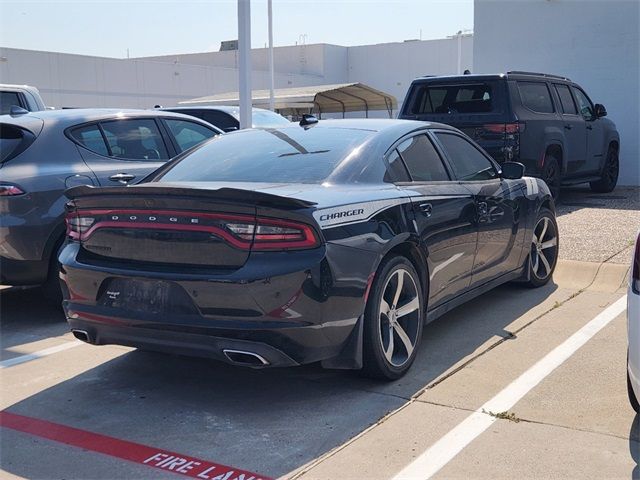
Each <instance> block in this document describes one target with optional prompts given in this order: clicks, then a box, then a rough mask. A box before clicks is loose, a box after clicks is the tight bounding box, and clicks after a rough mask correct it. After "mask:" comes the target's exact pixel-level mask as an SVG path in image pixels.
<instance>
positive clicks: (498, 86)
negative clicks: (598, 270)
mask: <svg viewBox="0 0 640 480" xmlns="http://www.w3.org/2000/svg"><path fill="white" fill-rule="evenodd" d="M606 115H607V111H606V110H605V108H604V106H603V105H601V104H594V103H593V102H592V101H591V99H589V96H588V95H587V94H586V93H585V91H584V90H583V89H582V88H581V87H580V86H579V85H578V84H576V83H574V82H572V81H571V80H569V79H568V78H565V77H559V76H556V75H548V74H542V73H531V72H508V73H505V74H495V75H457V76H446V77H423V78H418V79H416V80H414V81H413V83H412V84H411V87H410V88H409V91H408V92H407V96H406V98H405V101H404V104H403V105H402V110H401V112H400V115H399V118H404V119H412V120H427V121H433V122H442V123H446V124H449V125H452V126H454V127H457V128H458V129H460V130H462V131H463V132H464V133H466V134H467V135H468V136H470V137H471V138H472V139H474V140H475V141H476V142H477V143H478V144H479V145H480V146H482V147H483V148H484V149H485V150H486V151H487V152H488V153H489V154H490V155H491V156H492V157H493V158H494V159H496V160H497V161H498V162H504V161H517V162H521V163H523V164H524V165H525V167H526V170H527V175H533V176H537V177H541V178H542V179H544V180H545V182H546V183H547V185H549V188H550V190H551V192H552V193H553V196H554V197H555V198H557V197H558V195H559V192H560V186H561V185H572V184H578V183H585V182H589V183H590V185H591V188H592V189H593V190H594V191H596V192H610V191H611V190H613V189H614V188H615V186H616V183H617V180H618V152H619V149H620V137H619V136H618V132H617V130H616V126H615V124H614V123H613V122H612V121H611V120H609V119H607V118H604V117H605V116H606Z"/></svg>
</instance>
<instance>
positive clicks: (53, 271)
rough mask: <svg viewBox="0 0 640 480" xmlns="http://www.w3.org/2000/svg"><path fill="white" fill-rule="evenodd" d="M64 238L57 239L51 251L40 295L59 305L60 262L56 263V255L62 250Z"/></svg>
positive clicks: (60, 295) (60, 293)
mask: <svg viewBox="0 0 640 480" xmlns="http://www.w3.org/2000/svg"><path fill="white" fill-rule="evenodd" d="M63 242H64V238H61V239H59V240H58V241H57V242H56V244H55V246H54V247H53V251H52V253H51V258H50V259H49V273H48V274H47V280H46V282H45V283H44V284H43V285H42V293H43V295H44V298H45V299H47V301H49V302H51V303H53V304H56V305H61V304H62V288H61V287H60V262H58V254H59V253H60V250H61V249H62V244H63Z"/></svg>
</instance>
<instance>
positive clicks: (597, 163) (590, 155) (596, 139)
mask: <svg viewBox="0 0 640 480" xmlns="http://www.w3.org/2000/svg"><path fill="white" fill-rule="evenodd" d="M571 90H572V91H573V94H574V96H575V99H576V103H577V105H578V110H579V112H580V115H582V117H583V118H584V121H585V122H586V129H587V139H586V140H587V147H586V150H587V155H586V163H585V172H586V173H598V172H600V170H601V169H602V165H603V163H604V155H605V153H606V152H605V149H604V146H605V139H604V125H603V124H602V120H601V119H599V118H597V117H596V115H595V108H594V106H593V103H592V102H591V99H590V98H589V97H588V96H587V94H586V93H584V91H583V90H582V89H581V88H580V87H578V86H575V85H572V86H571Z"/></svg>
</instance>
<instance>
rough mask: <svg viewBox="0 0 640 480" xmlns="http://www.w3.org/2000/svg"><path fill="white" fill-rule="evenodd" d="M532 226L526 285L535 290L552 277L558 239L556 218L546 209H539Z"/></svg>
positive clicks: (556, 256)
mask: <svg viewBox="0 0 640 480" xmlns="http://www.w3.org/2000/svg"><path fill="white" fill-rule="evenodd" d="M545 224H546V228H545ZM533 225H534V227H533V233H532V239H531V250H530V252H529V257H528V258H527V272H526V278H527V281H526V285H527V286H529V287H532V288H537V287H541V286H543V285H546V284H547V283H548V282H549V280H551V278H552V277H553V271H554V270H555V268H556V263H557V262H558V247H559V237H558V224H557V222H556V217H555V215H554V214H553V212H552V211H551V210H549V209H548V208H541V209H540V211H539V212H538V215H537V216H536V221H535V223H534V224H533Z"/></svg>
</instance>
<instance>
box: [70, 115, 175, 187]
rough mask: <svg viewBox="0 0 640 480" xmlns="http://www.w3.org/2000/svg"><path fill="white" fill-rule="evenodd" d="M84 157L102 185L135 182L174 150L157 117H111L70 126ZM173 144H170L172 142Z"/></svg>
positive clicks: (168, 156)
mask: <svg viewBox="0 0 640 480" xmlns="http://www.w3.org/2000/svg"><path fill="white" fill-rule="evenodd" d="M69 134H70V136H71V137H72V138H73V139H74V140H75V141H76V143H78V144H79V145H80V146H81V147H84V148H79V150H80V154H81V155H82V158H83V159H84V161H85V162H86V164H87V165H88V166H89V168H91V170H93V173H94V174H95V176H96V177H97V179H98V182H99V183H100V185H102V186H114V185H117V183H116V182H118V181H119V180H122V181H129V182H133V183H135V182H136V181H138V180H141V179H142V178H144V177H146V176H147V175H148V174H149V173H151V172H152V171H154V170H155V169H157V168H159V167H160V166H162V165H164V163H165V162H166V161H167V160H169V158H171V157H172V156H173V154H174V150H173V149H172V148H171V150H170V149H169V148H168V145H167V143H165V139H163V137H162V135H161V133H160V129H159V128H158V125H157V123H156V121H155V120H154V119H153V118H128V119H122V120H107V121H103V122H99V123H93V124H89V125H82V126H79V127H75V128H73V129H71V130H70V132H69ZM169 145H170V144H169Z"/></svg>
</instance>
